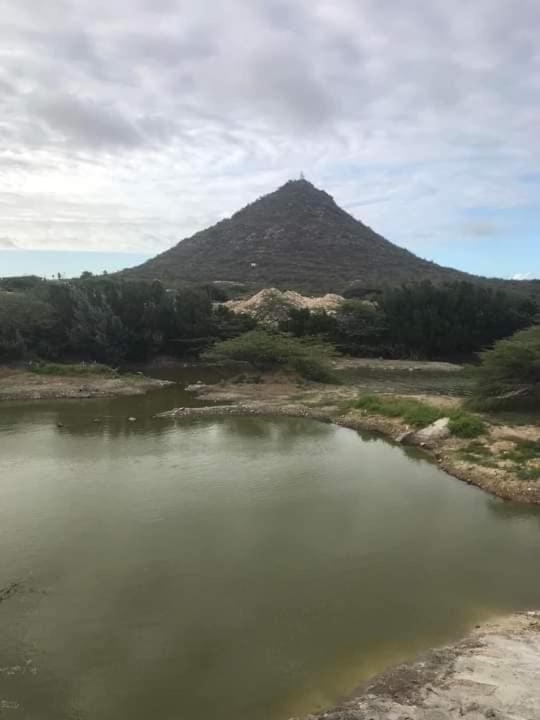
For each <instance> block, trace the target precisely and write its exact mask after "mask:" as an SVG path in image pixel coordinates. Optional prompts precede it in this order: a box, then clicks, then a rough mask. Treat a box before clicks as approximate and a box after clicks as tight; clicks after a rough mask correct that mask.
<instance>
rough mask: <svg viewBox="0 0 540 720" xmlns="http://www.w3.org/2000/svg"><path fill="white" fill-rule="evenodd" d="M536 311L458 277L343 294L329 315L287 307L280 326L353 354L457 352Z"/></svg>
mask: <svg viewBox="0 0 540 720" xmlns="http://www.w3.org/2000/svg"><path fill="white" fill-rule="evenodd" d="M537 312H538V308H537V305H536V303H535V302H534V301H533V300H531V299H528V298H523V297H521V296H514V295H511V294H507V293H504V292H501V291H494V290H491V289H489V288H485V287H479V286H477V285H472V284H470V283H465V282H458V283H449V284H446V285H433V284H432V283H430V282H423V283H416V284H411V285H404V286H402V287H401V288H391V289H388V290H387V291H386V292H385V293H384V294H383V295H381V296H380V297H379V298H378V300H377V301H376V302H373V301H366V300H360V299H350V300H346V301H345V302H344V303H343V304H342V305H341V307H340V308H339V310H338V312H337V313H336V315H335V316H330V315H328V314H326V313H324V312H321V311H318V312H312V313H310V312H309V311H308V310H292V311H291V313H290V316H289V319H288V321H287V322H286V323H283V324H282V329H283V330H286V331H287V332H291V333H292V334H294V335H295V336H297V337H305V336H308V335H320V336H321V337H323V338H324V339H325V340H327V341H329V342H331V343H333V344H334V345H335V346H336V347H337V348H338V350H340V351H342V352H346V353H350V354H353V355H364V356H369V355H371V356H373V355H375V356H379V355H380V356H384V357H404V358H407V357H424V358H447V359H451V358H459V357H467V356H471V355H472V354H474V353H475V352H478V351H480V350H482V349H484V348H485V347H488V346H490V345H492V344H493V342H495V341H496V340H499V339H500V338H503V337H507V336H509V335H511V334H512V333H514V332H515V331H516V330H520V329H522V328H525V327H527V326H529V325H531V323H532V322H533V321H534V318H535V316H536V314H537Z"/></svg>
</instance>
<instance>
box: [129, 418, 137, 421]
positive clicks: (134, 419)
mask: <svg viewBox="0 0 540 720" xmlns="http://www.w3.org/2000/svg"><path fill="white" fill-rule="evenodd" d="M128 421H129V422H137V418H136V417H128Z"/></svg>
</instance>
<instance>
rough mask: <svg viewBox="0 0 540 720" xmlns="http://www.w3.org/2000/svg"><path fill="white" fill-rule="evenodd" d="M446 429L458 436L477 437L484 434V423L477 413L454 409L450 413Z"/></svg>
mask: <svg viewBox="0 0 540 720" xmlns="http://www.w3.org/2000/svg"><path fill="white" fill-rule="evenodd" d="M448 429H449V430H450V432H451V433H452V435H455V436H456V437H459V438H471V439H472V438H477V437H480V435H485V433H486V429H487V428H486V424H485V422H484V421H483V420H482V418H480V417H478V415H471V413H467V412H465V411H463V410H455V411H453V412H452V413H450V422H449V423H448Z"/></svg>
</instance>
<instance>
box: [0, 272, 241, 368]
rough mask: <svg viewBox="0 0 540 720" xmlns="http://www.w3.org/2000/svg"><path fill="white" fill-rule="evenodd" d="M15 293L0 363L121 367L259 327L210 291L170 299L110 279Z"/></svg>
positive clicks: (156, 289) (0, 332) (154, 287)
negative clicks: (64, 362)
mask: <svg viewBox="0 0 540 720" xmlns="http://www.w3.org/2000/svg"><path fill="white" fill-rule="evenodd" d="M11 284H12V283H11ZM4 287H5V286H4ZM15 288H16V289H15V290H13V289H10V291H5V290H0V361H12V360H18V359H32V358H36V357H39V358H44V359H49V360H57V359H66V358H68V359H80V360H91V361H92V360H95V361H98V362H104V363H109V364H119V363H122V362H126V361H137V360H144V359H146V358H148V357H149V356H151V355H153V354H155V353H158V352H166V353H170V354H176V355H185V354H188V353H196V352H198V351H199V350H201V349H204V348H205V347H208V346H209V345H210V344H211V343H212V342H213V341H214V340H216V339H225V338H228V337H234V336H235V335H238V334H240V333H242V332H245V331H246V330H249V329H250V328H252V327H253V326H254V322H253V321H252V320H251V319H250V318H246V317H245V316H239V315H234V314H233V313H231V312H229V311H228V310H227V309H226V308H223V307H220V308H219V309H216V310H215V309H214V308H213V305H212V302H211V297H210V294H209V292H208V290H207V289H206V288H200V289H198V288H188V289H184V290H178V291H175V292H168V291H167V290H166V289H165V287H164V286H163V285H162V284H161V283H158V282H153V283H146V282H142V281H127V280H118V279H113V278H109V277H95V278H94V277H85V278H84V279H82V280H79V281H70V282H63V281H55V282H44V281H39V282H36V283H29V284H28V283H26V284H25V285H23V287H22V288H20V286H18V285H17V284H15Z"/></svg>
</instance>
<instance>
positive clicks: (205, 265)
mask: <svg viewBox="0 0 540 720" xmlns="http://www.w3.org/2000/svg"><path fill="white" fill-rule="evenodd" d="M125 274H126V275H128V276H131V277H138V278H145V279H160V280H164V281H165V282H190V283H207V282H219V281H221V282H234V283H240V284H243V285H246V286H247V287H248V288H250V289H260V288H265V287H277V288H280V289H290V290H299V291H303V292H308V293H309V292H311V293H315V294H317V293H326V292H343V291H344V290H345V289H346V288H347V287H351V286H358V287H361V288H366V289H370V288H377V287H380V286H382V285H388V284H390V285H396V284H400V283H403V282H408V281H418V280H421V279H426V280H432V281H433V282H444V281H452V280H470V281H477V282H487V281H486V280H485V279H483V280H482V279H480V278H476V277H475V276H473V275H468V274H467V273H464V272H460V271H458V270H453V269H451V268H446V267H441V266H440V265H436V264H435V263H432V262H428V261H427V260H422V259H421V258H419V257H417V256H416V255H414V254H413V253H411V252H409V251H408V250H405V249H403V248H400V247H398V246H397V245H394V244H393V243H391V242H389V241H388V240H386V239H385V238H383V237H382V236H381V235H378V234H377V233H376V232H374V231H373V230H371V228H369V227H368V226H367V225H364V224H363V223H362V222H360V221H359V220H356V219H355V218H354V217H352V215H349V213H347V212H345V210H342V209H341V208H340V207H339V206H338V205H337V204H336V203H335V202H334V200H333V198H332V197H331V196H330V195H328V193H326V192H324V191H323V190H319V189H317V188H316V187H314V186H313V185H312V184H311V183H310V182H308V181H307V180H303V179H302V180H290V181H289V182H287V183H285V185H283V186H282V187H280V188H279V189H278V190H276V191H275V192H272V193H270V194H269V195H265V196H264V197H261V198H259V199H258V200H256V201H255V202H253V203H251V204H250V205H247V206H246V207H245V208H243V209H242V210H240V211H239V212H237V213H235V214H234V215H233V216H232V217H231V218H229V219H227V220H222V221H221V222H218V223H217V224H216V225H213V226H212V227H210V228H208V229H207V230H203V231H201V232H198V233H195V235H193V236H192V237H190V238H187V239H186V240H182V241H181V242H179V243H178V244H177V245H175V246H174V247H173V248H171V249H170V250H166V251H165V252H163V253H161V254H160V255H157V256H156V257H155V258H152V259H151V260H148V261H147V262H145V263H143V264H142V265H139V266H138V267H135V268H131V269H130V270H127V271H125ZM495 282H497V281H495ZM498 282H499V283H500V284H503V282H504V281H498ZM507 284H508V285H510V284H511V285H516V286H519V285H521V284H520V283H510V282H504V285H507Z"/></svg>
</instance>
